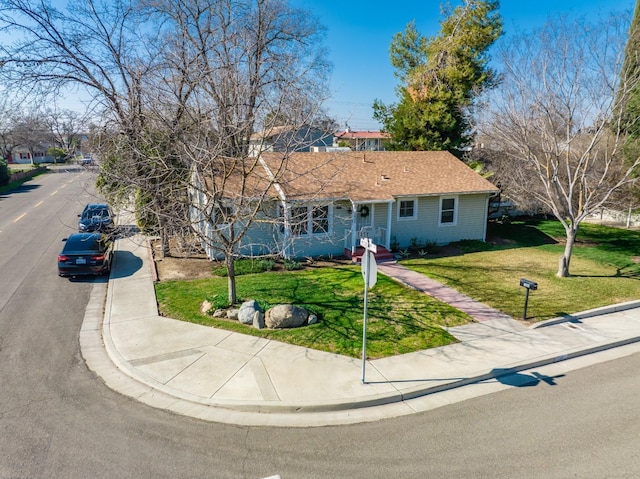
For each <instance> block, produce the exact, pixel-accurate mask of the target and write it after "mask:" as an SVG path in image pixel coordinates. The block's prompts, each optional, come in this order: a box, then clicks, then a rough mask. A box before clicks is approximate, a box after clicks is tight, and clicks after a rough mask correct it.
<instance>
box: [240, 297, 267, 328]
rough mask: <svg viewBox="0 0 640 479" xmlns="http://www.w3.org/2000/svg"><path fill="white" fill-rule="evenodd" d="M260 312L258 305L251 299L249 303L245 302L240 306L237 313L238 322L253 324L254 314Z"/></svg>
mask: <svg viewBox="0 0 640 479" xmlns="http://www.w3.org/2000/svg"><path fill="white" fill-rule="evenodd" d="M258 311H262V310H261V309H260V306H258V303H257V302H256V301H255V300H254V299H252V300H251V301H245V302H244V303H242V304H241V305H240V310H239V311H238V321H240V322H241V323H242V324H253V318H254V316H255V314H256V312H258Z"/></svg>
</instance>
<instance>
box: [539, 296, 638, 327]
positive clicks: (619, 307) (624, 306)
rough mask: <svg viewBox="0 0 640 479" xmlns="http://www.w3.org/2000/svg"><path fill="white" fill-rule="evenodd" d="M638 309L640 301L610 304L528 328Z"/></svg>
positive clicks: (548, 320) (541, 322)
mask: <svg viewBox="0 0 640 479" xmlns="http://www.w3.org/2000/svg"><path fill="white" fill-rule="evenodd" d="M635 308H640V300H635V301H627V302H625V303H618V304H612V305H610V306H602V307H600V308H594V309H589V310H586V311H582V312H580V313H575V314H567V315H566V316H561V317H559V318H552V319H547V320H546V321H540V322H538V323H535V324H532V325H531V326H529V328H531V329H538V328H545V327H547V326H555V325H556V324H562V323H570V322H577V321H580V320H581V319H585V318H593V317H595V316H602V315H603V314H611V313H618V312H620V311H627V310H629V309H635Z"/></svg>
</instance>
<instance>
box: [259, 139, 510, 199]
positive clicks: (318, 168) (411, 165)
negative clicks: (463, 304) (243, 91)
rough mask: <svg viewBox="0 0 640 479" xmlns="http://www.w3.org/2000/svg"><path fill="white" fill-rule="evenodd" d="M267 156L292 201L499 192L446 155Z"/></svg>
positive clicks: (403, 152) (383, 152)
mask: <svg viewBox="0 0 640 479" xmlns="http://www.w3.org/2000/svg"><path fill="white" fill-rule="evenodd" d="M283 155H284V154H283V153H263V155H262V158H263V159H264V160H265V163H266V164H267V165H269V168H270V169H271V170H272V172H273V173H274V174H275V176H276V177H277V178H278V183H279V184H280V185H281V187H282V189H283V190H284V192H285V194H286V196H287V197H288V198H289V199H311V198H332V199H337V198H349V199H351V200H352V201H356V202H366V201H390V200H393V199H394V198H395V197H399V196H425V195H443V194H469V193H495V192H497V191H498V188H496V187H495V186H494V185H493V184H492V183H490V182H489V181H487V180H486V179H484V178H482V177H481V176H480V175H478V174H477V173H476V172H475V171H473V170H472V169H471V168H469V167H468V166H467V165H465V164H464V163H463V162H462V161H460V160H458V159H457V158H456V157H455V156H453V155H452V154H451V153H449V152H446V151H366V152H319V153H290V154H288V156H287V157H286V158H285V159H284V160H283Z"/></svg>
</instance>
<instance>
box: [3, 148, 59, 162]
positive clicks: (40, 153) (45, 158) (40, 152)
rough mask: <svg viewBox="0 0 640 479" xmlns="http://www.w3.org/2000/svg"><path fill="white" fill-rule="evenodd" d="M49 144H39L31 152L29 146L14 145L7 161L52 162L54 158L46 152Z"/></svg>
mask: <svg viewBox="0 0 640 479" xmlns="http://www.w3.org/2000/svg"><path fill="white" fill-rule="evenodd" d="M48 148H49V145H45V144H41V145H38V146H37V147H36V148H34V149H33V152H32V151H31V150H30V149H29V148H25V147H23V146H16V147H15V148H13V150H11V155H9V159H8V160H9V163H17V164H27V163H34V164H37V163H53V162H54V160H55V159H54V158H53V156H51V155H48V154H47V150H48Z"/></svg>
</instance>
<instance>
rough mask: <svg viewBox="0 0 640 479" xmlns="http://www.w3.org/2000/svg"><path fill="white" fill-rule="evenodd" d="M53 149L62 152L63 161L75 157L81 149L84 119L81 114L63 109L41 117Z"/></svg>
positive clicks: (53, 110) (52, 110)
mask: <svg viewBox="0 0 640 479" xmlns="http://www.w3.org/2000/svg"><path fill="white" fill-rule="evenodd" d="M43 120H44V122H45V123H46V125H47V128H48V129H49V131H50V132H51V138H52V140H53V142H54V144H55V148H57V149H59V150H60V151H61V152H62V155H63V156H64V158H65V159H69V158H72V157H73V156H75V155H76V154H77V153H78V152H79V151H80V148H81V133H82V132H83V130H84V125H85V118H84V117H83V115H82V114H80V113H78V112H76V111H72V110H65V109H60V110H59V109H50V110H47V111H46V112H45V115H44V117H43Z"/></svg>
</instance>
